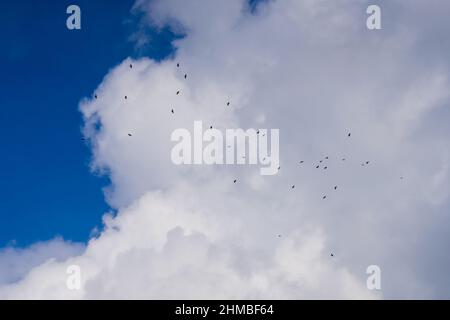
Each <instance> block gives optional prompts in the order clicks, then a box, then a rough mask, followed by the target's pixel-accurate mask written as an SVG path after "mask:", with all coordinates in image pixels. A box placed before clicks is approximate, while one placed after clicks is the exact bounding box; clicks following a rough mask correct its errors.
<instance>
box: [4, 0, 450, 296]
mask: <svg viewBox="0 0 450 320" xmlns="http://www.w3.org/2000/svg"><path fill="white" fill-rule="evenodd" d="M368 4H369V3H368V2H366V1H351V0H339V1H325V0H321V1H309V0H303V1H298V0H279V1H264V2H261V3H260V4H259V5H258V7H257V8H256V10H253V11H252V10H250V7H249V5H248V3H247V2H246V1H244V0H231V1H219V0H214V1H211V0H192V1H182V0H166V1H159V0H154V1H144V0H139V1H138V2H137V3H136V4H135V7H134V10H137V11H141V12H144V13H145V19H146V23H148V24H150V25H153V26H157V27H163V26H167V25H168V26H170V27H171V28H173V30H175V31H177V32H180V33H183V34H185V37H184V38H182V39H179V40H176V41H175V43H174V45H175V47H176V49H177V51H176V54H175V57H174V59H166V60H163V61H161V62H159V63H157V62H155V61H152V60H151V59H140V60H138V61H131V60H130V59H127V60H125V61H123V62H122V63H121V64H120V65H118V66H116V67H115V68H114V69H112V71H111V72H110V73H109V74H108V75H106V77H105V79H104V80H103V82H102V83H101V84H100V85H99V87H98V88H97V90H96V94H97V95H98V99H89V98H86V99H85V100H83V101H82V103H81V107H80V109H81V111H82V113H83V116H84V120H85V127H84V133H85V135H86V136H87V137H88V138H89V141H90V143H91V147H92V152H93V155H94V156H93V163H92V168H93V170H96V171H99V172H103V173H105V174H108V175H109V176H110V178H111V181H112V183H111V186H110V187H109V188H108V190H106V196H107V200H108V202H109V203H110V205H111V206H112V207H113V208H115V209H117V215H115V216H111V215H106V216H105V219H104V225H105V227H104V231H103V232H102V233H101V234H100V235H99V236H98V237H97V238H93V239H91V240H90V241H89V243H88V244H87V247H86V250H85V251H84V252H83V253H82V254H80V255H75V256H73V257H71V258H68V259H67V260H66V261H64V262H58V261H47V262H46V263H45V264H43V265H40V266H38V267H36V268H33V269H32V270H31V271H30V272H29V273H28V275H27V276H26V277H25V278H24V279H22V280H21V281H18V282H17V283H14V284H9V285H7V286H3V287H0V297H6V298H75V299H83V298H84V299H95V298H159V299H163V298H174V299H177V298H269V299H270V298H294V299H295V298H379V297H386V298H408V297H415V298H433V297H448V293H446V292H445V290H444V288H445V287H446V285H448V283H449V282H450V281H449V280H448V279H450V277H448V276H447V274H446V272H445V270H448V267H449V266H450V260H449V259H448V258H446V257H445V256H443V255H442V251H441V250H444V248H446V247H447V246H448V243H449V240H450V239H449V237H448V236H446V231H445V228H444V227H442V226H445V225H448V224H449V223H450V221H449V217H448V209H449V190H450V189H449V172H448V166H449V157H450V152H449V146H450V143H449V141H448V140H449V136H450V135H449V127H448V124H447V123H446V121H444V119H448V116H449V114H448V106H449V94H448V84H449V83H448V81H449V79H448V78H449V74H450V73H449V71H450V70H449V66H448V62H447V61H446V59H445V56H444V55H442V54H441V52H440V50H441V47H440V46H439V45H438V42H440V41H439V35H442V33H441V31H439V30H440V28H442V27H447V30H448V22H447V20H446V19H445V18H444V12H445V10H442V8H441V7H442V6H444V7H449V4H447V3H444V2H443V1H434V2H433V4H434V6H424V5H422V4H416V3H414V4H413V3H411V2H410V1H390V2H389V3H386V4H385V5H384V6H383V7H382V14H383V29H382V30H378V31H369V30H367V28H366V27H365V21H366V14H365V9H366V7H367V5H368ZM435 16H436V17H437V18H436V19H434V18H431V17H435ZM421 18H423V19H427V20H426V21H435V24H432V26H434V27H432V26H430V25H429V24H425V23H424V22H423V20H421ZM433 35H435V36H436V37H437V39H436V40H435V42H433V41H432V40H430V37H431V36H433ZM424 43H426V44H427V45H426V46H424V45H423V44H424ZM444 44H445V43H444ZM447 44H448V43H447ZM176 62H180V68H177V67H176ZM130 63H133V69H130V68H129V67H128V66H129V64H130ZM185 73H187V74H188V79H184V74H185ZM178 90H180V92H181V94H180V95H176V94H175V92H176V91H178ZM125 96H127V99H124V97H125ZM227 101H230V102H231V107H227V106H226V102H227ZM171 109H174V111H175V113H174V114H172V113H171ZM195 120H202V121H203V122H204V123H207V124H210V125H212V126H214V128H218V129H219V130H224V129H226V128H244V129H246V128H279V129H280V152H281V154H280V159H281V170H280V172H279V174H277V175H275V176H260V175H259V168H257V167H255V166H176V165H174V164H173V163H172V162H171V160H170V151H171V148H172V147H173V143H172V142H171V141H170V136H171V132H172V131H173V130H174V129H177V128H188V129H192V126H193V122H194V121H195ZM208 126H209V125H208ZM348 132H352V136H351V137H350V138H349V137H347V133H348ZM128 133H132V137H129V136H128ZM325 156H328V157H329V159H328V160H327V166H328V169H327V170H324V169H323V168H320V169H315V165H316V164H318V161H319V160H321V159H322V160H323V159H324V157H325ZM342 158H346V161H342V160H341V159H342ZM300 160H302V161H304V163H303V164H302V165H300V164H299V161H300ZM369 160H370V164H369V165H367V166H364V167H363V166H361V163H362V162H365V161H369ZM400 177H403V179H400ZM234 179H238V183H236V184H234V183H233V180H234ZM292 185H295V186H296V187H295V189H291V186H292ZM335 185H338V190H334V186H335ZM324 195H327V199H326V200H325V201H324V200H323V199H322V198H323V196H324ZM279 235H280V236H279ZM330 253H334V257H330ZM72 264H76V265H79V266H80V267H81V270H82V284H83V285H82V290H80V291H71V290H68V289H67V287H66V278H67V274H66V268H67V266H68V265H72ZM372 264H376V265H379V266H380V267H381V270H382V282H381V283H382V291H381V292H373V291H370V290H368V289H367V288H366V277H367V275H366V273H365V272H366V268H367V266H369V265H372ZM431 270H432V271H431Z"/></svg>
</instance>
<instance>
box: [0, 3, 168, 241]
mask: <svg viewBox="0 0 450 320" xmlns="http://www.w3.org/2000/svg"><path fill="white" fill-rule="evenodd" d="M133 3H134V1H133V0H124V1H106V0H97V1H85V0H80V1H77V4H78V5H79V6H80V7H81V11H82V30H76V31H69V30H68V29H67V28H66V19H67V14H66V8H67V6H68V5H69V4H71V2H69V1H49V0H47V1H40V2H39V5H38V6H37V5H36V4H35V3H34V2H23V1H10V2H8V3H7V4H6V3H5V4H3V6H2V10H1V13H0V17H1V21H2V28H1V31H0V32H1V39H2V50H0V68H1V70H2V71H1V73H0V84H1V88H2V90H1V91H2V94H1V95H0V106H1V108H0V121H1V123H0V134H1V136H2V152H1V157H0V168H1V169H0V170H1V179H0V197H1V199H0V247H2V246H5V245H8V244H15V245H16V246H26V245H28V244H31V243H34V242H36V241H39V240H47V239H50V238H52V237H54V236H56V235H61V236H63V237H64V238H65V239H70V240H73V241H85V240H86V239H87V238H88V237H89V233H90V231H91V230H92V229H93V228H94V227H95V226H96V225H97V226H98V225H100V224H101V216H102V215H103V214H104V213H105V212H106V211H107V210H108V206H107V205H106V203H105V201H104V197H103V193H102V187H104V186H105V185H107V184H108V181H107V180H106V179H105V178H101V177H98V176H95V175H93V174H92V173H91V172H90V171H89V167H88V165H89V161H90V151H89V149H88V147H87V146H86V145H85V144H84V143H83V141H81V134H80V128H81V126H82V119H81V114H80V113H79V111H78V103H79V101H80V99H81V98H82V97H85V96H90V95H91V93H92V92H93V90H94V89H95V88H96V86H97V85H98V84H99V83H100V82H101V80H102V78H103V77H104V76H105V74H106V73H107V72H108V70H109V69H110V68H111V67H113V66H115V65H117V64H118V63H120V62H121V61H122V60H123V59H125V58H126V57H128V56H131V57H135V58H136V57H139V56H142V55H147V56H151V57H152V58H155V59H161V58H163V57H165V56H167V55H168V54H170V53H171V50H172V48H171V40H172V38H173V34H171V33H170V32H169V31H168V30H162V31H157V30H152V29H148V30H147V32H148V34H149V36H150V37H151V39H152V40H151V43H150V44H149V45H148V46H147V47H146V48H144V49H140V50H136V49H135V46H134V44H133V43H132V42H131V41H130V40H129V39H130V37H131V35H132V32H133V31H134V30H135V28H136V21H137V19H134V20H130V9H131V7H132V5H133Z"/></svg>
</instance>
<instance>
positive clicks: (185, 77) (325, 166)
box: [82, 63, 403, 257]
mask: <svg viewBox="0 0 450 320" xmlns="http://www.w3.org/2000/svg"><path fill="white" fill-rule="evenodd" d="M129 67H130V69H133V65H132V64H130V66H129ZM177 68H180V63H177ZM187 77H188V75H187V73H186V74H184V79H187ZM180 93H181V90H177V91H176V95H177V96H178V95H180ZM94 98H95V99H98V96H97V94H95V95H94ZM124 98H125V100H127V99H128V96H125V97H124ZM226 105H227V106H230V102H229V101H228V102H227V103H226ZM170 112H171V113H172V114H175V110H174V109H173V108H172V109H171V111H170ZM212 128H213V127H212V126H210V129H212ZM256 133H257V134H259V130H257V132H256ZM264 135H265V134H264ZM264 135H263V136H264ZM351 135H352V134H351V132H349V133H348V134H347V137H348V138H350V137H351ZM128 136H129V137H132V136H133V135H132V134H131V133H128ZM82 140H85V138H84V137H83V138H82ZM228 147H230V146H228ZM244 158H245V156H244ZM325 160H329V157H328V156H326V157H325ZM342 161H346V158H342ZM299 163H300V164H304V163H305V161H304V160H301V161H300V162H299ZM323 163H324V160H319V164H314V165H315V168H316V169H319V168H320V165H321V164H323ZM369 164H370V161H365V162H363V163H361V166H363V167H364V166H367V165H369ZM280 169H281V167H278V170H280ZM327 169H328V166H327V165H324V166H323V170H327ZM400 179H401V180H403V177H400ZM237 182H238V180H237V179H234V180H233V183H234V184H236V183H237ZM294 188H295V185H292V186H291V189H294ZM333 189H334V190H335V191H336V190H337V189H338V186H337V185H335V186H334V187H333ZM322 199H323V200H325V199H327V195H326V194H325V195H323V196H322ZM281 237H282V235H281V234H279V235H278V238H281ZM330 256H331V257H334V254H333V253H331V254H330Z"/></svg>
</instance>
